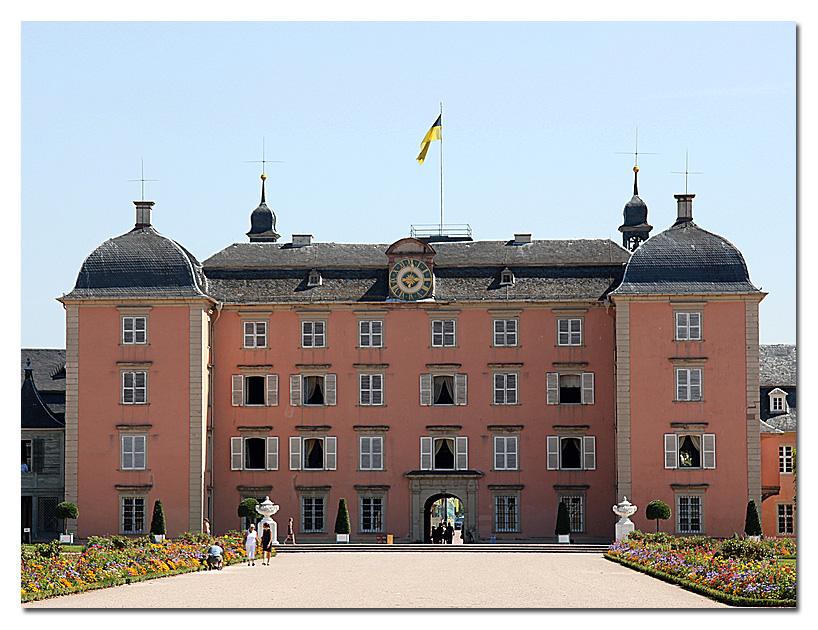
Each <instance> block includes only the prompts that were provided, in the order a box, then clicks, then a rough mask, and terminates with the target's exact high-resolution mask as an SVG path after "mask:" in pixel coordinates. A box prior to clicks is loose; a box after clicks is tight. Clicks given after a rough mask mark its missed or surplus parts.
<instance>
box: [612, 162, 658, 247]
mask: <svg viewBox="0 0 818 630" xmlns="http://www.w3.org/2000/svg"><path fill="white" fill-rule="evenodd" d="M638 173H639V167H638V166H634V167H633V197H631V200H630V201H629V202H628V203H626V204H625V210H624V212H623V215H624V217H625V221H624V223H623V224H622V225H620V226H619V231H620V232H622V247H624V248H625V249H627V250H629V251H634V250H636V248H637V247H639V245H641V244H642V242H643V241H646V240H648V238H650V231H651V230H652V229H653V226H652V225H649V224H648V206H647V204H646V203H645V202H644V201H642V198H641V197H640V196H639V185H638V182H637V179H636V178H637V175H638Z"/></svg>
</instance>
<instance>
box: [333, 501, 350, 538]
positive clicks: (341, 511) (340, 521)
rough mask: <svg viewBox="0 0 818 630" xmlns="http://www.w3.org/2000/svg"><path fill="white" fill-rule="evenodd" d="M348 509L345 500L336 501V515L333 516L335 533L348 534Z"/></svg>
mask: <svg viewBox="0 0 818 630" xmlns="http://www.w3.org/2000/svg"><path fill="white" fill-rule="evenodd" d="M349 531H350V526H349V511H348V510H347V500H346V499H340V500H339V501H338V515H337V516H336V517H335V533H336V534H349Z"/></svg>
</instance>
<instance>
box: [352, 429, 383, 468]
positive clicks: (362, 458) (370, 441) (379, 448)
mask: <svg viewBox="0 0 818 630" xmlns="http://www.w3.org/2000/svg"><path fill="white" fill-rule="evenodd" d="M358 445H359V467H360V469H361V470H383V436H369V435H362V436H360V437H359V438H358Z"/></svg>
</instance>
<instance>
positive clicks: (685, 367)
mask: <svg viewBox="0 0 818 630" xmlns="http://www.w3.org/2000/svg"><path fill="white" fill-rule="evenodd" d="M669 361H670V362H671V363H672V364H673V402H676V403H701V402H704V365H705V363H706V362H707V357H670V358H669ZM682 375H684V379H682V378H681V377H682ZM683 381H684V382H683ZM695 381H698V383H696V382H695ZM696 387H698V397H697V396H696V389H695V388H696ZM682 391H684V394H683V395H681V396H680V394H681V393H682Z"/></svg>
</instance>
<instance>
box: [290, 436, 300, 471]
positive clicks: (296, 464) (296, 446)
mask: <svg viewBox="0 0 818 630" xmlns="http://www.w3.org/2000/svg"><path fill="white" fill-rule="evenodd" d="M290 470H301V438H300V437H291V438H290Z"/></svg>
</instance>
